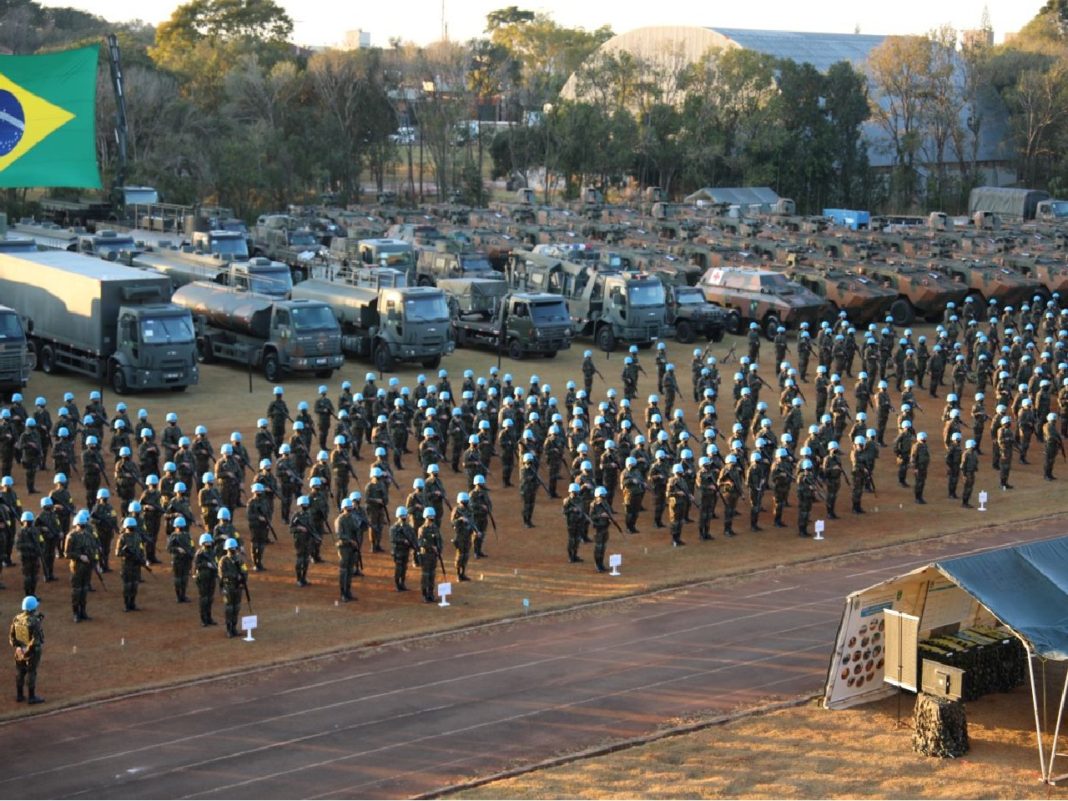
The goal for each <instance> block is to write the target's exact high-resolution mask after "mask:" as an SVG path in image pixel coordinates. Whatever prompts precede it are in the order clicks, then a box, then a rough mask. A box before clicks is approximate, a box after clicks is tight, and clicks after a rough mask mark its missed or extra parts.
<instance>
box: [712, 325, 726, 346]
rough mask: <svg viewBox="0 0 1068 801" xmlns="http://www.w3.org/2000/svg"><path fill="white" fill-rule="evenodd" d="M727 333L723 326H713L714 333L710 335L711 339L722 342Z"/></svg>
mask: <svg viewBox="0 0 1068 801" xmlns="http://www.w3.org/2000/svg"><path fill="white" fill-rule="evenodd" d="M725 333H726V332H725V331H724V330H723V328H722V326H720V327H717V328H713V329H712V335H711V336H709V339H710V340H712V341H713V342H722V341H723V335H724V334H725Z"/></svg>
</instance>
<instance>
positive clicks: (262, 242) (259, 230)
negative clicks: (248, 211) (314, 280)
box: [252, 214, 326, 283]
mask: <svg viewBox="0 0 1068 801" xmlns="http://www.w3.org/2000/svg"><path fill="white" fill-rule="evenodd" d="M299 225H300V223H299V221H298V220H297V219H296V218H295V217H291V216H289V215H288V214H262V215H260V217H259V219H258V220H257V222H256V226H255V228H253V230H252V255H254V256H266V257H267V258H268V259H271V260H272V261H280V262H282V263H284V264H287V265H289V271H290V274H291V275H292V278H293V283H297V282H300V281H303V280H304V279H305V278H307V277H308V276H309V275H310V274H311V270H312V267H313V266H314V265H315V264H322V263H325V261H326V249H325V248H324V247H323V246H322V244H321V243H320V242H319V239H318V237H316V236H315V234H314V233H313V232H312V231H311V230H310V229H308V228H301V227H299Z"/></svg>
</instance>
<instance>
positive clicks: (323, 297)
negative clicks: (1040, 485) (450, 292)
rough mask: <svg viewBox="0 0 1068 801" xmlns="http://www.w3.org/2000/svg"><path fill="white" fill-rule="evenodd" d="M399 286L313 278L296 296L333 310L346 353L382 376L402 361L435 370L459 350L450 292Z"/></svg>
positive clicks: (295, 290) (297, 289)
mask: <svg viewBox="0 0 1068 801" xmlns="http://www.w3.org/2000/svg"><path fill="white" fill-rule="evenodd" d="M359 272H363V271H359ZM367 272H385V273H393V272H394V271H392V270H378V271H367ZM387 283H389V282H387ZM397 283H399V282H392V285H388V286H387V285H386V283H378V284H377V285H374V284H371V285H367V284H364V283H363V282H361V281H360V280H358V279H356V278H353V280H350V281H327V280H324V279H320V278H312V279H309V280H307V281H301V282H300V283H299V284H297V285H296V286H294V287H293V297H294V298H301V299H304V300H306V301H319V302H321V303H325V304H327V305H328V306H329V307H330V308H331V309H333V310H334V314H335V315H336V316H337V319H338V322H339V323H340V324H341V347H342V348H343V349H344V351H345V352H346V353H352V354H353V355H355V356H360V357H363V358H368V357H370V358H371V359H373V360H374V364H375V368H376V369H377V370H378V371H379V372H382V373H388V372H392V371H393V369H394V367H395V365H396V363H397V362H421V363H422V365H423V367H425V368H427V369H428V370H433V369H436V368H437V367H438V365H440V364H441V357H442V356H443V355H445V354H448V353H452V351H453V348H454V345H453V341H452V335H451V329H450V326H449V305H448V303H446V301H445V293H444V292H442V291H441V290H440V289H435V288H433V287H409V286H398V285H397Z"/></svg>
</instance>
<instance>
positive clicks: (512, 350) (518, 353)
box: [508, 339, 523, 362]
mask: <svg viewBox="0 0 1068 801" xmlns="http://www.w3.org/2000/svg"><path fill="white" fill-rule="evenodd" d="M508 358H509V359H514V360H515V361H517V362H518V361H521V360H522V358H523V345H522V344H521V343H520V342H519V340H518V339H513V340H511V341H509V343H508Z"/></svg>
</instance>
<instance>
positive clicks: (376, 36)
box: [42, 0, 1044, 47]
mask: <svg viewBox="0 0 1068 801" xmlns="http://www.w3.org/2000/svg"><path fill="white" fill-rule="evenodd" d="M276 2H279V3H280V5H282V6H283V7H284V8H285V9H286V10H287V11H288V12H289V14H290V16H291V17H293V20H294V23H295V31H294V36H293V38H294V41H296V42H297V43H298V44H303V45H336V44H338V43H339V42H340V41H341V38H342V36H343V33H344V32H345V31H347V30H353V29H357V28H359V29H362V30H364V31H369V32H370V34H371V44H372V45H373V46H376V47H379V46H380V47H385V46H387V45H388V43H389V40H390V38H391V37H394V36H399V37H400V38H401V39H402V40H404V41H412V42H415V43H416V44H421V45H422V44H428V43H430V42H433V41H436V40H438V39H440V38H441V34H442V17H443V13H442V11H443V9H444V19H445V22H446V24H447V28H448V37H449V39H453V40H460V41H465V40H467V39H471V38H474V37H476V36H480V35H482V33H483V29H484V28H485V21H486V14H487V13H488V12H490V11H493V10H495V9H498V8H504V7H507V6H510V5H518V6H519V7H520V8H523V9H529V10H532V11H538V12H543V13H547V14H549V15H550V16H551V17H552V18H553V19H554V20H556V22H558V23H559V24H561V25H565V26H568V27H582V28H587V29H590V30H592V29H595V28H599V27H600V26H602V25H605V24H609V25H611V27H612V30H613V31H615V32H616V33H625V32H626V31H629V30H631V29H633V28H639V27H644V26H648V25H701V26H705V27H711V28H715V27H717V26H720V27H725V28H760V29H774V30H788V31H821V32H828V33H851V32H853V31H855V30H857V29H859V31H860V32H861V33H869V34H919V33H925V32H927V31H929V30H931V29H932V28H935V27H938V26H940V25H942V24H945V23H949V24H950V25H952V26H953V27H955V28H958V29H967V28H977V27H979V22H980V19H981V17H982V13H983V7H984V5H985V6H986V7H987V8H988V9H989V12H990V21H991V24H992V25H993V28H994V34H995V41H996V42H1000V41H1002V39H1003V37H1004V35H1005V33H1007V32H1014V31H1017V30H1019V29H1020V28H1021V27H1022V26H1023V25H1024V24H1026V23H1027V22H1028V21H1029V20H1030V19H1031V18H1032V17H1034V15H1035V13H1037V11H1038V10H1039V9H1040V8H1041V7H1042V6H1043V5H1044V0H987V2H985V4H984V2H983V0H893V1H892V2H878V1H877V0H807V2H806V1H805V0H762V2H734V3H725V2H719V3H715V2H708V0H669V2H665V3H657V2H650V1H649V0H627V2H620V0H578V1H577V2H576V0H568V2H563V0H534V1H533V2H530V3H524V2H520V0H402V2H399V3H397V5H393V3H390V2H377V1H375V2H368V0H357V2H343V1H342V2H338V0H276ZM42 4H43V5H46V6H49V5H51V6H75V7H76V8H80V9H83V10H85V11H88V12H91V13H93V14H99V15H100V16H102V17H104V18H106V19H109V20H112V21H116V22H118V21H127V20H133V19H141V20H143V21H145V22H149V23H152V24H158V23H160V22H162V21H164V20H166V19H167V18H168V17H169V16H170V15H171V12H172V11H173V10H174V9H175V8H176V7H177V6H178V5H179V3H178V2H176V0H73V2H72V0H42Z"/></svg>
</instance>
